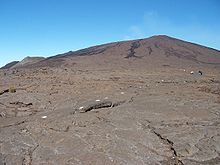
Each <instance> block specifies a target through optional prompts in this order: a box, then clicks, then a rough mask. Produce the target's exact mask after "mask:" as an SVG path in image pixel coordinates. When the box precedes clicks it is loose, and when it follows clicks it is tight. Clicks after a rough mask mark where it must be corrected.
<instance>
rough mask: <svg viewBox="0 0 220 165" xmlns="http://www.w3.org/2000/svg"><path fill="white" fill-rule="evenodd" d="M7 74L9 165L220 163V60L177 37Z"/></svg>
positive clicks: (1, 83)
mask: <svg viewBox="0 0 220 165" xmlns="http://www.w3.org/2000/svg"><path fill="white" fill-rule="evenodd" d="M6 68H9V69H0V165H1V164H13V165H21V164H23V165H38V164H53V165H70V164H74V165H75V164H76V165H78V164H82V165H89V164H92V165H93V164H94V165H103V164H105V165H155V164H158V165H201V164H202V165H219V162H220V134H219V132H220V88H219V87H220V52H219V51H218V50H214V49H211V48H207V47H204V46H201V45H197V44H194V43H189V42H185V41H182V40H179V39H175V38H171V37H168V36H153V37H150V38H147V39H139V40H133V41H123V42H115V43H109V44H104V45H99V46H94V47H90V48H86V49H82V50H78V51H70V52H67V53H64V54H59V55H56V56H52V57H49V58H46V59H43V58H31V57H28V58H25V59H24V60H22V61H21V62H19V63H17V62H15V63H11V64H10V65H7V66H6Z"/></svg>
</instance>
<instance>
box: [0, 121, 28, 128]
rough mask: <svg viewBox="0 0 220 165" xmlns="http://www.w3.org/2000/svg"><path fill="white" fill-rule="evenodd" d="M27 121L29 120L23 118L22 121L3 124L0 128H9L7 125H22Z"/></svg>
mask: <svg viewBox="0 0 220 165" xmlns="http://www.w3.org/2000/svg"><path fill="white" fill-rule="evenodd" d="M26 122H27V120H23V121H20V122H17V123H12V124H9V125H4V126H2V127H0V128H7V127H12V126H18V125H21V124H23V123H26Z"/></svg>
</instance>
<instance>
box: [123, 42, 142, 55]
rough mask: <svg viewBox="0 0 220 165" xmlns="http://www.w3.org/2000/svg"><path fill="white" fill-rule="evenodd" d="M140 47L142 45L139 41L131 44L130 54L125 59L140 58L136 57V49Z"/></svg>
mask: <svg viewBox="0 0 220 165" xmlns="http://www.w3.org/2000/svg"><path fill="white" fill-rule="evenodd" d="M139 47H140V43H139V41H135V42H133V43H132V44H131V48H130V49H129V50H130V53H129V54H128V55H127V56H126V57H125V58H131V57H135V58H140V57H138V56H136V55H135V49H137V48H139Z"/></svg>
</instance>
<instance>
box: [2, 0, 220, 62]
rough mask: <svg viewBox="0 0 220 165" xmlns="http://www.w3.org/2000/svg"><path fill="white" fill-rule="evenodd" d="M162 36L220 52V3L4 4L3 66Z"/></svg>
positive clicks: (104, 0) (95, 0)
mask: <svg viewBox="0 0 220 165" xmlns="http://www.w3.org/2000/svg"><path fill="white" fill-rule="evenodd" d="M158 34H166V35H170V36H173V37H176V38H180V39H184V40H188V41H192V42H196V43H199V44H203V45H206V46H209V47H213V48H216V49H219V50H220V1H219V0H0V66H2V65H4V64H6V63H7V62H10V61H13V60H21V59H23V58H24V57H26V56H45V57H46V56H51V55H55V54H58V53H62V52H66V51H70V50H77V49H81V48H85V47H89V46H92V45H96V44H102V43H107V42H112V41H119V40H127V39H136V38H147V37H149V36H152V35H158Z"/></svg>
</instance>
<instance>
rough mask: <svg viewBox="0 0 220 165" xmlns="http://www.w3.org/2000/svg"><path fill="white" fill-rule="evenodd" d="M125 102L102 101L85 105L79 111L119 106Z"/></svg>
mask: <svg viewBox="0 0 220 165" xmlns="http://www.w3.org/2000/svg"><path fill="white" fill-rule="evenodd" d="M123 103H125V101H118V102H115V103H113V102H112V101H102V102H98V103H93V104H89V105H87V106H85V107H82V108H79V112H80V113H85V112H89V111H92V110H94V109H102V108H112V107H117V106H119V105H121V104H123Z"/></svg>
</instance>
